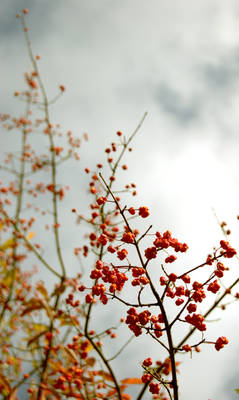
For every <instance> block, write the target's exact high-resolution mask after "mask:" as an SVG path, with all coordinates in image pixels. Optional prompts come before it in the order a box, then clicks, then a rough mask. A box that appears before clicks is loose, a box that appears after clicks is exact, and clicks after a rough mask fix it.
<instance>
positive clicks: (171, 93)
mask: <svg viewBox="0 0 239 400" xmlns="http://www.w3.org/2000/svg"><path fill="white" fill-rule="evenodd" d="M153 96H154V99H155V100H156V102H158V103H159V105H160V107H161V108H162V110H163V111H164V112H165V113H167V114H169V116H170V117H171V118H173V119H175V120H176V122H178V123H180V124H183V125H185V124H189V123H191V122H194V121H195V120H198V118H199V117H200V107H199V106H200V104H199V100H198V99H196V98H193V99H192V98H185V97H184V96H183V95H182V94H181V93H180V92H179V91H177V90H176V89H173V88H171V87H170V86H169V85H167V84H166V83H161V84H160V85H159V86H158V88H157V91H156V92H155V93H154V94H153Z"/></svg>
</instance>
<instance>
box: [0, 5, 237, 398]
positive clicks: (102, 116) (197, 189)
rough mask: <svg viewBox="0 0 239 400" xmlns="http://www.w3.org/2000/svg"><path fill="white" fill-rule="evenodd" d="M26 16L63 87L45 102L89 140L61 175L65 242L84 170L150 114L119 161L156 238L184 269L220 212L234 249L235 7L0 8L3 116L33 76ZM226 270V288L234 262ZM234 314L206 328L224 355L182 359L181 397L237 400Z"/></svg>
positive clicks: (202, 251) (202, 247)
mask: <svg viewBox="0 0 239 400" xmlns="http://www.w3.org/2000/svg"><path fill="white" fill-rule="evenodd" d="M23 8H29V11H30V12H29V15H28V16H27V17H26V21H27V26H28V27H29V32H30V36H31V41H32V47H33V51H34V54H40V55H41V60H40V61H39V64H38V65H39V68H40V71H41V76H42V79H43V81H44V83H45V86H46V88H47V90H48V94H49V98H53V97H54V96H55V94H56V93H58V86H59V85H60V84H63V85H65V86H66V92H65V93H64V96H63V97H61V98H60V99H59V101H58V102H57V103H56V104H55V105H54V106H52V109H51V119H52V121H53V122H54V123H60V124H61V126H62V127H63V130H65V131H67V130H69V129H71V130H72V132H73V135H75V136H82V134H83V133H84V132H87V133H88V135H89V142H87V143H84V144H83V146H82V149H81V151H80V157H81V161H80V164H78V172H76V169H75V167H74V166H73V165H72V164H71V163H69V165H68V166H67V167H64V168H63V169H61V175H60V178H59V179H60V180H61V181H62V182H64V183H65V184H67V183H69V184H70V185H71V189H72V191H71V192H70V193H71V194H70V195H69V196H68V199H67V201H66V203H65V206H64V207H65V208H63V209H62V215H63V220H64V218H66V219H67V227H68V229H69V230H68V231H67V228H66V231H65V233H64V235H65V236H64V238H65V240H66V245H67V246H69V249H70V247H72V241H74V240H75V238H76V236H77V234H76V233H74V234H72V236H71V233H72V232H77V231H75V229H76V228H75V225H74V219H73V218H72V215H71V213H70V210H71V208H72V207H76V208H77V209H82V210H84V209H86V208H87V201H88V200H87V195H86V192H87V177H86V176H85V175H84V174H82V171H83V170H84V168H85V167H89V168H94V167H95V164H96V163H97V162H101V161H102V159H103V158H104V157H105V155H104V149H105V147H106V146H107V145H108V144H109V143H111V142H112V141H114V140H115V138H116V136H115V132H116V131H117V130H121V131H122V132H123V133H124V134H126V135H128V134H130V133H131V132H132V131H133V130H134V129H135V127H136V126H137V124H138V122H139V120H140V119H141V117H142V116H143V114H144V112H145V111H148V116H147V118H146V120H145V122H144V124H143V126H142V128H141V129H140V131H139V133H138V135H137V136H136V138H135V140H134V143H133V152H132V153H129V154H128V155H127V159H126V160H125V162H126V163H127V165H128V168H129V169H128V171H127V172H125V174H124V176H123V175H122V177H120V182H122V183H124V182H126V183H128V182H135V183H136V184H137V192H138V197H137V199H133V202H134V204H137V203H138V204H140V205H147V206H148V207H149V209H150V212H151V217H150V218H151V219H150V221H149V222H148V221H147V222H148V223H152V224H153V225H154V227H155V230H160V231H161V230H166V229H170V230H171V231H172V233H173V236H175V237H177V238H178V239H179V240H181V241H182V242H187V243H188V245H189V251H188V254H187V255H183V256H181V257H180V262H181V263H182V264H183V265H185V267H186V268H187V269H188V268H190V267H191V266H195V265H197V264H200V263H201V262H203V261H204V260H205V258H206V256H207V254H208V253H209V252H210V251H211V250H212V247H213V246H214V245H217V244H218V243H219V240H220V239H222V238H223V235H222V233H221V229H220V226H219V224H218V222H217V219H216V217H215V213H216V215H217V217H218V219H219V220H220V221H223V220H225V221H227V223H228V227H229V228H230V229H231V230H232V236H231V244H232V245H233V246H235V247H236V248H237V250H239V245H238V232H239V229H238V227H239V222H237V218H236V217H237V214H239V204H238V196H239V169H238V148H239V135H238V126H239V117H238V104H239V101H238V100H239V28H238V26H239V24H238V22H239V3H238V2H237V1H236V0H227V2H224V1H223V0H219V1H218V0H209V1H208V0H201V1H200V2H192V1H190V0H180V1H177V2H175V1H172V0H169V1H166V0H151V1H147V2H146V1H143V0H137V1H136V0H130V1H126V0H121V1H120V2H116V1H113V0H101V1H99V0H90V1H86V0H68V1H67V2H66V1H64V0H51V1H46V0H35V1H34V0H24V1H23V0H2V1H1V5H0V35H1V40H0V59H1V74H0V87H1V98H0V112H1V113H9V114H12V115H16V116H17V115H18V114H19V113H21V112H23V111H22V110H23V109H24V105H23V104H21V102H19V101H18V100H17V99H16V98H14V96H13V94H14V92H15V91H16V90H19V91H20V90H22V89H24V78H23V73H24V72H25V71H27V70H29V68H30V69H31V65H30V61H29V59H28V54H27V50H26V45H25V42H24V36H23V33H22V31H21V26H20V23H19V21H18V20H16V13H17V12H19V11H21V10H22V9H23ZM17 145H18V142H17V139H16V140H15V139H14V140H13V136H12V133H10V132H1V153H2V154H3V153H5V152H8V151H9V150H11V151H16V150H17ZM1 159H3V156H2V158H1ZM127 201H131V198H129V199H128V200H127ZM69 218H71V221H70V222H71V224H70V222H69ZM76 242H77V240H76ZM69 251H70V250H69ZM69 257H71V256H69ZM70 259H71V258H70ZM230 266H231V272H230V276H229V275H228V278H227V279H228V281H226V282H228V284H230V283H231V282H232V281H233V279H235V277H237V276H238V267H239V264H238V262H237V261H235V262H232V261H230ZM199 279H200V278H199ZM237 290H238V291H239V288H238V289H237ZM211 299H213V296H212V297H211ZM229 301H230V299H229ZM238 315H239V309H238V304H233V305H231V306H228V308H227V311H226V312H224V313H222V312H217V311H216V312H215V313H214V314H213V315H212V316H211V317H210V318H211V319H218V318H220V320H219V321H217V322H216V323H211V324H208V325H209V327H208V331H207V337H208V338H211V339H212V340H213V339H214V340H215V339H216V338H217V337H218V336H227V337H228V338H229V340H230V345H228V346H227V347H226V348H225V349H224V350H221V351H220V352H216V351H215V349H213V348H211V347H213V346H204V347H202V352H201V353H200V354H193V357H192V359H191V358H190V354H186V355H185V356H183V357H179V359H180V361H181V365H180V376H179V380H180V382H179V383H180V393H181V398H182V399H183V400H191V399H192V398H193V399H194V400H203V399H204V400H207V399H211V400H224V399H230V400H233V399H235V400H236V399H237V398H238V395H237V394H235V392H234V391H233V389H235V388H237V387H239V374H238V361H237V360H238V354H239V345H238V334H237V333H238V329H239V318H238ZM178 341H180V331H179V339H178ZM142 344H143V339H141V338H140V340H139V342H137V340H136V341H134V344H133V346H132V350H131V351H126V353H122V355H121V357H120V358H119V359H118V361H117V363H115V366H116V368H118V373H119V376H122V377H123V376H124V375H125V374H126V375H127V374H130V375H131V376H132V375H133V376H134V375H136V374H140V372H141V367H140V365H139V363H140V361H142V359H143V357H144V356H147V355H148V356H149V355H150V354H149V351H150V349H149V350H147V353H145V354H144V351H145V350H144V347H142ZM149 346H150V345H149ZM152 352H153V354H156V352H157V350H156V348H155V347H153V349H152ZM159 353H160V350H159ZM126 358H127V363H126V362H125V360H126ZM136 364H137V365H138V367H137V366H136Z"/></svg>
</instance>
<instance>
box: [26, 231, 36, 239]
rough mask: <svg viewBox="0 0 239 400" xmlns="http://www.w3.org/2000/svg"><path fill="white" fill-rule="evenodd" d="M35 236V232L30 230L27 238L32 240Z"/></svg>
mask: <svg viewBox="0 0 239 400" xmlns="http://www.w3.org/2000/svg"><path fill="white" fill-rule="evenodd" d="M34 236H35V232H33V231H30V232H28V234H27V236H26V238H27V240H31V239H32V238H34Z"/></svg>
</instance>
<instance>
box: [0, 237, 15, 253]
mask: <svg viewBox="0 0 239 400" xmlns="http://www.w3.org/2000/svg"><path fill="white" fill-rule="evenodd" d="M13 244H14V239H13V238H10V239H8V240H6V242H4V243H3V244H2V245H1V246H0V250H3V251H4V250H7V249H9V248H10V247H12V246H13Z"/></svg>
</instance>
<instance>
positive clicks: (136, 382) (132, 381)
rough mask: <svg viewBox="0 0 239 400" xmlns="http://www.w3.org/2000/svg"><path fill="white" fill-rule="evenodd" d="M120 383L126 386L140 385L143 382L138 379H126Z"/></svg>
mask: <svg viewBox="0 0 239 400" xmlns="http://www.w3.org/2000/svg"><path fill="white" fill-rule="evenodd" d="M121 383H122V384H123V385H124V384H126V385H142V383H143V382H142V380H141V379H140V378H126V379H123V380H122V381H121Z"/></svg>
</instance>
